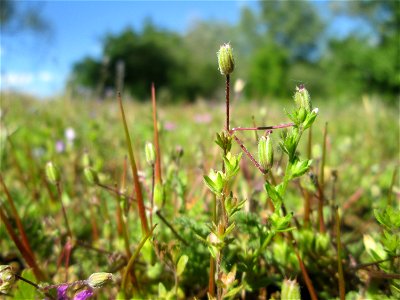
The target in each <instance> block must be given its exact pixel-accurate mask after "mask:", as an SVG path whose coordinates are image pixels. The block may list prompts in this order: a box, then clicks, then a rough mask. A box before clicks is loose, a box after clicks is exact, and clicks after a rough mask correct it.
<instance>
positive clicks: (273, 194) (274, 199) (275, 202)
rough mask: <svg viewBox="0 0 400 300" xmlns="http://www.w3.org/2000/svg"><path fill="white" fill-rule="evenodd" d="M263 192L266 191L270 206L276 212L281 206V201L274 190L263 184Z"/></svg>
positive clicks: (268, 184)
mask: <svg viewBox="0 0 400 300" xmlns="http://www.w3.org/2000/svg"><path fill="white" fill-rule="evenodd" d="M265 190H266V191H267V194H268V197H269V198H271V200H272V204H273V205H274V207H275V209H276V210H279V209H280V208H281V206H282V202H283V199H282V197H281V196H280V195H279V193H278V192H277V191H276V190H275V188H274V187H273V186H272V185H271V184H270V183H269V182H266V183H265Z"/></svg>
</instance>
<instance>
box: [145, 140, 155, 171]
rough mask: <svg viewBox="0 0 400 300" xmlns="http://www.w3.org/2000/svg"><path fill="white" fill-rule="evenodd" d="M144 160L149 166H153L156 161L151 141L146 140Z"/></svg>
mask: <svg viewBox="0 0 400 300" xmlns="http://www.w3.org/2000/svg"><path fill="white" fill-rule="evenodd" d="M144 150H145V153H146V161H147V163H148V164H149V165H150V166H153V165H154V163H155V161H156V151H155V149H154V146H153V144H152V143H150V142H148V143H146V146H145V149H144Z"/></svg>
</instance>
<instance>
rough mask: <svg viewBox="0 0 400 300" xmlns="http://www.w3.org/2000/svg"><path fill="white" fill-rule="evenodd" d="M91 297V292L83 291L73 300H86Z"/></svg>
mask: <svg viewBox="0 0 400 300" xmlns="http://www.w3.org/2000/svg"><path fill="white" fill-rule="evenodd" d="M92 296H93V290H91V289H89V290H83V291H80V292H79V293H77V294H76V295H75V296H74V300H86V299H89V298H90V297H92Z"/></svg>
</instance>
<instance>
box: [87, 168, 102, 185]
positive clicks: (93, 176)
mask: <svg viewBox="0 0 400 300" xmlns="http://www.w3.org/2000/svg"><path fill="white" fill-rule="evenodd" d="M83 174H84V175H85V178H86V180H87V181H88V182H89V183H90V184H97V183H99V176H98V175H97V172H96V171H95V170H93V169H92V168H90V167H86V168H84V169H83Z"/></svg>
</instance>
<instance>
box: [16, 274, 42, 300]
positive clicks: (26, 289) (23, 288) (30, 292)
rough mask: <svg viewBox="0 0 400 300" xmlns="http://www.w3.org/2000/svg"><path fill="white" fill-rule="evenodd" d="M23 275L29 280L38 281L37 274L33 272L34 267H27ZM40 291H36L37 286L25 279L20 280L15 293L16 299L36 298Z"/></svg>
mask: <svg viewBox="0 0 400 300" xmlns="http://www.w3.org/2000/svg"><path fill="white" fill-rule="evenodd" d="M21 276H22V277H23V278H25V279H27V280H30V281H32V282H35V283H36V282H37V281H36V278H35V275H34V274H33V272H32V269H25V270H24V271H23V272H22V274H21ZM37 295H38V293H37V292H36V288H35V287H34V286H32V285H30V284H28V283H26V282H25V281H22V280H18V283H17V288H16V291H15V293H14V299H36V298H37Z"/></svg>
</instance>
